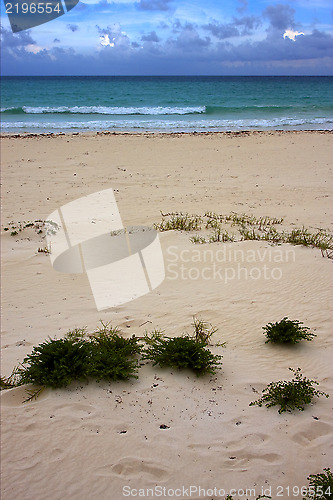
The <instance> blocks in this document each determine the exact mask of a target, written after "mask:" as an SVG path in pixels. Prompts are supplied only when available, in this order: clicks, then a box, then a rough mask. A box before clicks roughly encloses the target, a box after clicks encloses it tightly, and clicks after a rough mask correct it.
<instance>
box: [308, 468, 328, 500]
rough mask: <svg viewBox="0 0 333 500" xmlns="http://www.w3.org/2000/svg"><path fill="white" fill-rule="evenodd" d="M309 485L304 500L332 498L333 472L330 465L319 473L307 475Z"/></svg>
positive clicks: (326, 499)
mask: <svg viewBox="0 0 333 500" xmlns="http://www.w3.org/2000/svg"><path fill="white" fill-rule="evenodd" d="M307 479H308V481H309V486H308V488H307V495H306V497H304V498H303V500H330V499H332V498H333V474H332V472H331V470H330V468H329V467H327V468H325V469H323V472H320V473H319V474H310V475H309V476H308V477H307Z"/></svg>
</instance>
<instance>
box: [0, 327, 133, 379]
mask: <svg viewBox="0 0 333 500" xmlns="http://www.w3.org/2000/svg"><path fill="white" fill-rule="evenodd" d="M140 350H141V347H140V346H139V345H138V339H137V338H135V337H132V338H130V339H126V338H124V337H122V336H121V335H120V334H119V330H118V329H116V328H111V327H110V328H107V327H106V326H105V325H103V329H101V330H99V331H97V332H95V333H94V334H93V335H91V336H90V337H89V338H87V337H86V331H85V329H75V330H73V331H70V332H68V334H67V335H66V337H65V338H63V339H60V340H52V339H49V340H47V341H46V342H43V343H42V344H40V345H38V346H37V347H34V348H33V351H32V353H31V354H30V355H29V356H27V357H26V358H25V359H24V361H23V363H22V365H21V366H20V367H19V368H18V369H17V370H16V371H15V373H14V372H13V374H12V375H11V377H9V378H8V379H3V380H2V381H1V385H2V387H3V388H6V387H7V388H8V387H14V386H15V385H23V384H29V383H32V384H35V385H39V386H44V387H53V388H60V387H66V386H68V385H69V384H70V383H71V382H73V381H74V380H77V381H78V380H84V379H87V378H89V377H92V378H94V379H95V380H97V381H100V380H127V379H128V378H130V377H135V378H137V375H136V370H137V368H138V366H139V365H138V360H137V359H136V358H135V355H136V354H138V353H139V352H140Z"/></svg>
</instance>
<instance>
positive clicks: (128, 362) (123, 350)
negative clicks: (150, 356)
mask: <svg viewBox="0 0 333 500" xmlns="http://www.w3.org/2000/svg"><path fill="white" fill-rule="evenodd" d="M140 350H141V346H139V344H138V339H137V338H135V337H134V336H133V337H131V338H130V339H126V338H124V337H122V336H121V335H119V333H117V332H115V331H112V330H111V331H102V332H100V333H97V334H95V335H93V336H91V359H90V362H89V367H88V376H90V377H93V378H95V379H96V380H97V381H100V380H102V379H103V380H128V379H129V378H130V377H134V378H138V377H137V375H136V371H137V369H138V367H139V363H138V360H137V359H135V357H134V356H135V355H136V354H138V353H139V352H140Z"/></svg>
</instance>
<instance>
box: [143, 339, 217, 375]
mask: <svg viewBox="0 0 333 500" xmlns="http://www.w3.org/2000/svg"><path fill="white" fill-rule="evenodd" d="M145 342H146V344H147V347H146V348H145V350H144V352H143V359H146V360H149V361H152V362H153V365H159V366H160V367H161V368H163V367H170V368H178V369H179V370H182V369H190V370H192V371H193V372H194V373H195V374H196V376H197V377H199V376H201V375H205V374H207V373H210V374H215V373H216V369H217V368H219V365H220V364H221V363H220V359H221V356H219V355H214V354H213V353H212V352H211V351H210V350H209V349H207V348H206V346H207V342H206V341H204V340H196V339H195V338H193V337H190V336H188V335H185V336H182V337H173V338H166V337H163V335H162V334H161V333H160V332H156V331H155V332H153V334H152V335H151V336H150V337H149V336H148V335H146V337H145Z"/></svg>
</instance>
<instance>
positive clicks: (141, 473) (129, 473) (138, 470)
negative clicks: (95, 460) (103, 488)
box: [99, 457, 170, 481]
mask: <svg viewBox="0 0 333 500" xmlns="http://www.w3.org/2000/svg"><path fill="white" fill-rule="evenodd" d="M110 472H111V474H112V475H115V476H120V477H124V478H126V479H135V478H138V477H140V478H143V477H144V478H146V479H150V480H153V481H161V480H165V479H167V478H168V477H169V476H170V471H169V470H168V468H166V467H164V468H162V467H160V466H157V465H156V464H155V463H154V462H151V461H148V460H143V459H141V458H136V457H126V458H122V459H121V460H119V462H118V463H117V464H114V465H112V466H111V467H110V466H105V467H102V468H101V469H100V472H99V474H100V475H102V476H104V475H109V474H110Z"/></svg>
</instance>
